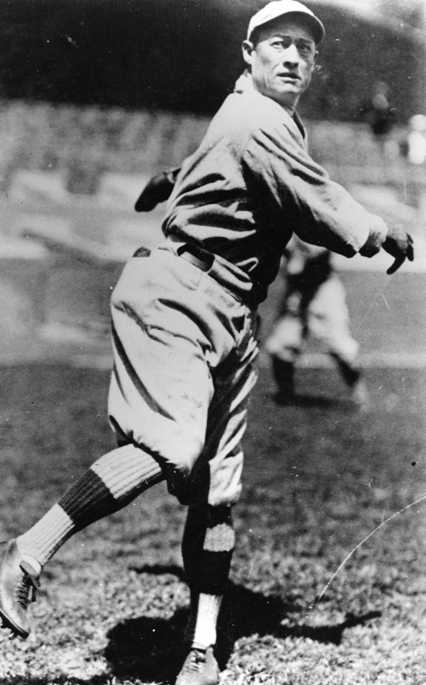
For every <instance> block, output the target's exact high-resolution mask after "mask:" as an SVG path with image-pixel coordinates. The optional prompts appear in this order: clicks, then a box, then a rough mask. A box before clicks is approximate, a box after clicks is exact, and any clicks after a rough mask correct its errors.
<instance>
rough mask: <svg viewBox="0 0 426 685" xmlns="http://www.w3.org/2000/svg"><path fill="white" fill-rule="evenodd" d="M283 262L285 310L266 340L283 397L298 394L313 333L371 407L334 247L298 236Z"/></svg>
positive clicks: (358, 399) (359, 401)
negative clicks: (298, 371) (298, 370)
mask: <svg viewBox="0 0 426 685" xmlns="http://www.w3.org/2000/svg"><path fill="white" fill-rule="evenodd" d="M285 256H286V257H287V260H286V262H285V264H284V267H283V276H284V278H285V290H284V295H283V298H282V301H281V306H280V309H279V316H278V319H277V321H276V322H275V325H274V327H273V330H272V332H271V333H270V335H269V336H268V338H267V339H266V342H265V347H266V350H267V352H268V353H269V354H270V355H271V360H272V372H273V375H274V378H275V382H276V384H277V390H278V392H277V396H276V399H277V401H278V402H280V403H283V404H286V403H291V402H293V401H294V400H295V399H296V393H295V366H296V362H297V359H298V357H299V356H300V354H301V352H302V351H303V346H304V343H305V341H306V340H307V338H308V337H310V336H312V337H313V338H315V339H316V340H318V341H319V342H321V343H323V345H324V346H325V348H326V350H327V352H328V353H329V354H330V355H331V357H332V358H333V359H334V360H335V362H336V363H337V366H338V368H339V371H340V373H341V376H342V378H343V380H344V382H345V383H346V385H347V386H348V388H349V389H350V392H351V398H352V400H353V402H354V403H355V404H356V405H357V406H359V407H360V408H362V409H366V408H367V407H368V402H369V398H368V390H367V386H366V383H365V380H364V379H363V377H362V373H361V370H360V368H359V364H358V350H359V345H358V343H357V341H356V340H355V339H354V338H353V336H352V334H351V331H350V323H349V312H348V308H347V305H346V296H345V289H344V287H343V284H342V282H341V280H340V278H339V276H338V274H337V273H336V271H335V269H334V267H333V263H332V254H331V253H330V252H329V250H326V249H324V248H322V247H317V246H314V245H308V244H307V243H304V242H302V241H301V240H299V239H298V238H297V237H295V236H293V238H292V240H291V241H290V243H289V244H288V245H287V248H286V254H285Z"/></svg>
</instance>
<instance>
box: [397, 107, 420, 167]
mask: <svg viewBox="0 0 426 685" xmlns="http://www.w3.org/2000/svg"><path fill="white" fill-rule="evenodd" d="M401 152H402V153H403V155H404V156H405V157H406V158H407V161H408V162H409V163H410V164H415V165H417V166H418V165H421V164H424V163H425V162H426V115H424V114H414V115H413V116H412V117H410V119H409V121H408V130H407V136H406V138H405V140H404V143H403V145H402V149H401Z"/></svg>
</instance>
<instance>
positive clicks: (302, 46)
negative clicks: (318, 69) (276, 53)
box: [297, 40, 315, 57]
mask: <svg viewBox="0 0 426 685" xmlns="http://www.w3.org/2000/svg"><path fill="white" fill-rule="evenodd" d="M297 49H298V51H299V54H300V55H302V57H313V56H314V52H315V50H314V47H313V45H312V44H311V43H307V42H305V41H304V40H299V41H298V42H297Z"/></svg>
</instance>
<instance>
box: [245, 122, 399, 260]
mask: <svg viewBox="0 0 426 685" xmlns="http://www.w3.org/2000/svg"><path fill="white" fill-rule="evenodd" d="M243 164H244V165H245V167H246V171H247V173H248V174H249V175H250V177H251V178H252V180H253V182H254V183H255V184H256V186H257V188H258V190H260V192H259V194H258V197H259V198H263V200H262V201H264V202H265V203H266V205H268V206H269V207H270V209H271V213H274V214H275V217H276V218H275V220H277V219H278V220H279V221H282V222H283V224H285V225H286V226H289V225H290V227H291V229H292V231H294V232H295V233H296V234H297V235H298V236H299V237H300V238H301V239H302V240H304V241H306V242H308V243H312V244H314V245H321V246H323V247H325V248H327V249H329V250H332V251H333V252H337V253H339V254H342V255H344V256H346V257H352V256H353V255H355V254H356V253H358V252H360V253H361V254H362V255H364V256H367V257H370V256H372V255H374V254H376V253H377V252H378V251H379V249H380V246H381V244H382V243H383V241H384V240H385V238H386V235H387V226H386V224H385V222H384V221H383V220H382V219H381V218H380V217H378V216H376V215H375V214H371V213H370V212H368V211H367V210H366V209H365V208H364V207H362V205H360V204H359V203H358V202H357V201H356V200H355V199H354V198H353V197H352V196H351V195H350V193H348V192H347V191H346V190H345V189H344V188H343V187H342V186H341V185H339V184H338V183H335V182H334V181H332V180H331V179H330V177H329V175H328V174H327V172H326V171H325V170H324V169H323V168H322V167H321V166H320V165H318V164H317V163H316V162H314V160H313V159H312V158H311V157H310V156H309V154H308V152H307V151H306V150H305V149H304V147H303V145H302V144H301V143H300V142H299V141H298V140H297V137H296V134H294V133H293V132H292V131H291V130H290V129H289V128H287V127H286V126H285V125H284V124H281V126H280V127H278V126H275V127H273V128H272V127H271V128H270V129H267V130H266V129H258V130H256V131H255V132H253V133H252V134H251V136H250V138H249V140H248V142H247V144H246V147H245V150H244V154H243Z"/></svg>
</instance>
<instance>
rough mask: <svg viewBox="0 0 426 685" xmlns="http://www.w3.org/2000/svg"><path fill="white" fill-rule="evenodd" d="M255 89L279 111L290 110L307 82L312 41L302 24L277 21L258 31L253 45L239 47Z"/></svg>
mask: <svg viewBox="0 0 426 685" xmlns="http://www.w3.org/2000/svg"><path fill="white" fill-rule="evenodd" d="M243 55H244V60H245V62H246V63H247V64H248V65H249V67H250V69H251V74H252V78H253V82H254V85H255V88H256V89H257V90H258V91H259V92H260V93H262V94H263V95H266V96H267V97H270V98H272V100H275V101H276V102H278V103H279V104H280V105H282V106H283V107H287V108H290V109H294V108H295V107H296V105H297V102H298V100H299V97H300V96H301V94H302V93H303V92H304V91H305V90H306V89H307V87H308V86H309V84H310V82H311V78H312V71H313V68H314V66H315V58H316V46H315V41H314V37H313V35H312V33H311V31H310V30H309V27H308V26H306V25H305V24H304V23H303V21H298V20H297V19H286V18H285V17H283V18H281V19H277V20H276V21H274V22H271V24H268V25H266V26H265V27H263V28H261V29H259V32H258V34H257V38H256V41H255V43H254V44H253V43H251V42H250V41H245V42H244V43H243Z"/></svg>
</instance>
